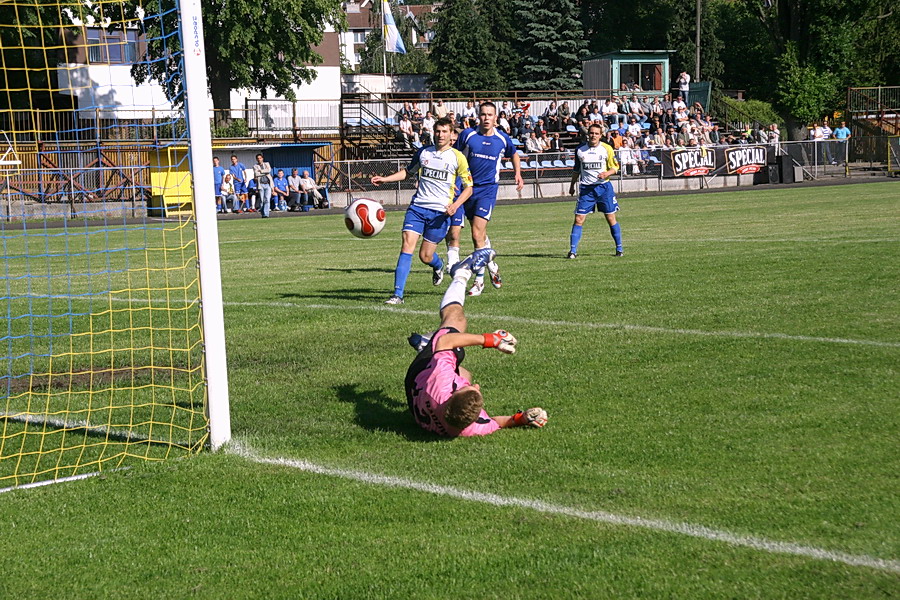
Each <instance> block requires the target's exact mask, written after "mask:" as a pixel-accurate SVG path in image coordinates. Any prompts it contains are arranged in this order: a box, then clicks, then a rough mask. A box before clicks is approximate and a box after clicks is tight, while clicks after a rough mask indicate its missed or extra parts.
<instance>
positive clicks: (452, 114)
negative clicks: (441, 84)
mask: <svg viewBox="0 0 900 600" xmlns="http://www.w3.org/2000/svg"><path fill="white" fill-rule="evenodd" d="M447 118H448V119H450V121H452V122H453V127H459V123H458V122H457V120H456V113H455V112H453V111H452V110H451V111H450V112H448V113H447Z"/></svg>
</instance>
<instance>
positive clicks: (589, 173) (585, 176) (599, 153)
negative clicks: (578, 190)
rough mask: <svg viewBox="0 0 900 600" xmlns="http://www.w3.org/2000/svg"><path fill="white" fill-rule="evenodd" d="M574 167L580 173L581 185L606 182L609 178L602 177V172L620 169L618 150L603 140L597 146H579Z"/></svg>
mask: <svg viewBox="0 0 900 600" xmlns="http://www.w3.org/2000/svg"><path fill="white" fill-rule="evenodd" d="M574 169H575V172H576V173H578V174H579V175H580V179H579V180H578V182H579V183H580V184H581V185H596V184H598V183H605V182H607V181H609V179H601V178H600V173H602V172H603V171H618V170H619V162H618V161H617V160H616V151H615V150H613V148H612V146H610V145H608V144H604V143H603V142H600V143H599V144H598V145H597V146H596V147H595V148H591V147H590V146H588V145H587V144H584V145H583V146H579V148H578V150H576V151H575V167H574Z"/></svg>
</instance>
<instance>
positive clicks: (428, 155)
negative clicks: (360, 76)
mask: <svg viewBox="0 0 900 600" xmlns="http://www.w3.org/2000/svg"><path fill="white" fill-rule="evenodd" d="M452 131H453V122H452V121H450V120H449V119H446V118H445V119H439V120H438V121H437V122H436V123H435V125H434V142H435V143H434V145H433V146H424V147H422V148H420V149H419V151H418V152H416V154H415V156H413V158H412V160H411V161H410V163H409V165H407V167H406V168H405V169H400V170H399V171H397V172H396V173H392V174H390V175H388V176H386V177H382V176H381V175H375V176H374V177H372V179H371V181H372V184H373V185H381V184H382V183H392V182H395V181H403V180H404V179H406V177H407V175H408V174H409V173H413V172H416V173H418V176H419V184H418V187H417V189H416V193H415V194H413V197H412V202H410V205H409V208H408V209H406V217H405V218H404V220H403V241H402V243H401V246H400V257H399V258H398V259H397V268H396V270H395V271H394V293H393V295H392V296H391V297H390V298H388V299H387V300H386V301H385V304H403V292H404V290H405V289H406V280H407V278H409V272H410V269H412V253H413V250H415V249H416V243H417V242H418V241H419V238H420V237H422V238H423V239H422V246H421V247H420V248H419V259H420V260H421V261H422V262H423V263H425V264H426V265H428V266H429V267H431V268H432V270H433V274H432V278H431V282H432V283H433V284H434V285H439V284H440V283H441V281H442V280H443V279H444V271H443V268H444V262H443V261H442V260H441V257H440V256H439V255H438V254H437V252H435V249H436V248H437V245H438V244H439V243H441V242H442V241H443V239H444V237H446V235H447V230H448V229H449V227H450V217H451V216H452V215H453V213H455V212H456V211H457V209H458V208H459V207H461V206H462V205H463V203H464V202H465V201H466V200H468V199H469V196H470V195H471V194H472V175H471V173H470V172H469V163H468V161H467V160H466V157H465V156H463V155H462V153H461V152H459V151H458V150H456V149H454V148H453V147H451V137H450V136H451V133H452ZM457 177H460V178H461V179H462V185H463V190H462V192H461V193H460V194H459V197H458V198H457V199H456V200H455V201H454V200H453V196H454V194H455V187H456V178H457Z"/></svg>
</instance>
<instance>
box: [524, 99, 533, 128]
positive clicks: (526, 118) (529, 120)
mask: <svg viewBox="0 0 900 600" xmlns="http://www.w3.org/2000/svg"><path fill="white" fill-rule="evenodd" d="M529 106H530V105H529ZM522 122H523V123H530V124H531V129H534V124H535V120H534V117H533V116H531V113H529V112H528V108H527V107H526V108H523V109H522Z"/></svg>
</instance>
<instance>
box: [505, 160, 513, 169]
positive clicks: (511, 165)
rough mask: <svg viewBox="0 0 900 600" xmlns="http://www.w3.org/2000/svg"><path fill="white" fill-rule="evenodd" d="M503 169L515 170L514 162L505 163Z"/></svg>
mask: <svg viewBox="0 0 900 600" xmlns="http://www.w3.org/2000/svg"><path fill="white" fill-rule="evenodd" d="M503 168H504V169H512V168H513V164H512V161H509V160H508V161H506V162H505V163H503Z"/></svg>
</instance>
